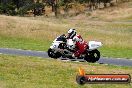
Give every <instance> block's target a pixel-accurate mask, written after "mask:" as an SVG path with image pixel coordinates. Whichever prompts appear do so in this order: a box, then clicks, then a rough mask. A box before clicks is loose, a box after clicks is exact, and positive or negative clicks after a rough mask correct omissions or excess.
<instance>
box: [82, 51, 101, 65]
mask: <svg viewBox="0 0 132 88" xmlns="http://www.w3.org/2000/svg"><path fill="white" fill-rule="evenodd" d="M84 59H85V60H86V61H87V62H91V63H95V62H96V61H98V60H99V59H100V52H99V51H98V50H97V49H96V50H93V51H90V52H88V54H87V55H86V57H85V58H84Z"/></svg>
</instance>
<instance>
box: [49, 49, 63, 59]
mask: <svg viewBox="0 0 132 88" xmlns="http://www.w3.org/2000/svg"><path fill="white" fill-rule="evenodd" d="M48 56H49V57H51V58H59V57H61V54H60V53H59V52H56V53H55V52H54V50H53V49H51V48H49V49H48Z"/></svg>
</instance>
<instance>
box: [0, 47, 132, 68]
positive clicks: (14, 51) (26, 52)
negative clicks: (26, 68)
mask: <svg viewBox="0 0 132 88" xmlns="http://www.w3.org/2000/svg"><path fill="white" fill-rule="evenodd" d="M0 53H1V54H11V55H20V56H35V57H42V58H48V55H47V52H44V51H31V50H20V49H10V48H0ZM60 59H62V60H63V59H64V58H60ZM67 60H69V59H67ZM77 61H84V60H83V59H78V60H77ZM97 63H100V64H112V65H120V66H132V60H128V59H119V58H118V59H117V58H104V57H101V58H100V60H99V61H98V62H97Z"/></svg>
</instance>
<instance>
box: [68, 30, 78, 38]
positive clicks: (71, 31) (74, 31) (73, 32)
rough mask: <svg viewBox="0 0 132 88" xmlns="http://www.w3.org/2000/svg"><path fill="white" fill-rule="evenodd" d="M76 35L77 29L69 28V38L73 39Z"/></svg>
mask: <svg viewBox="0 0 132 88" xmlns="http://www.w3.org/2000/svg"><path fill="white" fill-rule="evenodd" d="M75 35H76V30H75V29H73V28H71V29H69V30H68V38H70V39H72V38H73V37H74V36H75Z"/></svg>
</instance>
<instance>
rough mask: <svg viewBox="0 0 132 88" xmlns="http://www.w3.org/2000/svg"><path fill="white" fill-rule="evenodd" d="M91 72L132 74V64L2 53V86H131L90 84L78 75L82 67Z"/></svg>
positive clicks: (46, 87)
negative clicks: (113, 64)
mask: <svg viewBox="0 0 132 88" xmlns="http://www.w3.org/2000/svg"><path fill="white" fill-rule="evenodd" d="M80 66H81V67H83V68H84V69H85V71H86V72H87V73H88V74H91V73H92V74H130V75H132V70H131V68H132V67H124V66H123V67H122V66H120V67H118V66H111V65H99V64H96V63H95V64H88V63H82V62H80V63H76V62H63V61H60V60H53V59H44V58H43V59H41V58H36V57H22V56H7V55H0V88H80V87H81V88H131V87H132V86H131V85H130V84H86V85H84V86H80V85H78V84H77V83H76V81H75V77H76V75H77V73H78V68H79V67H80Z"/></svg>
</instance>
